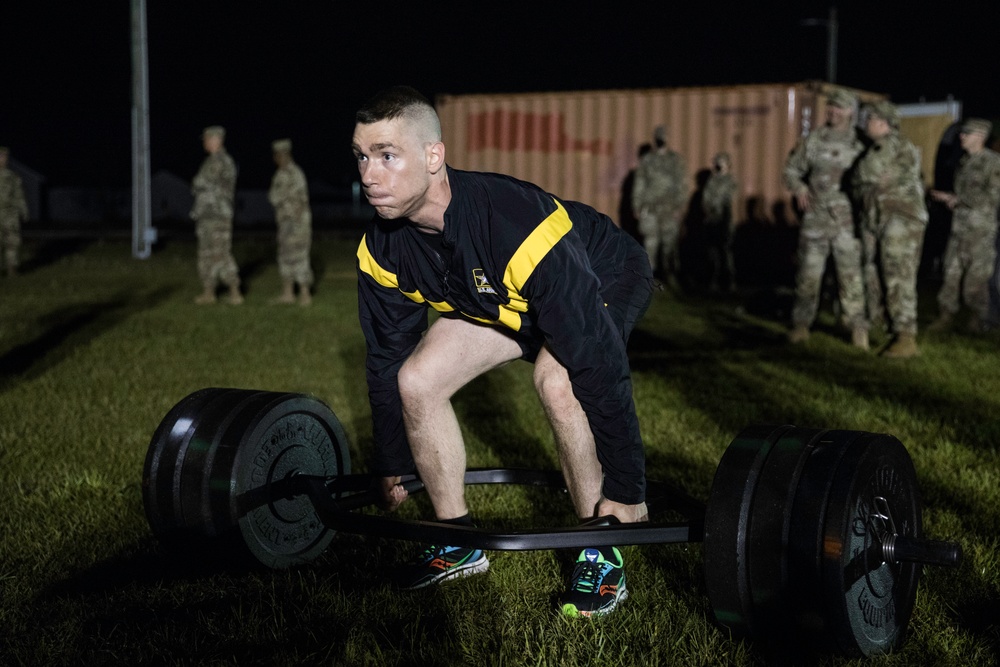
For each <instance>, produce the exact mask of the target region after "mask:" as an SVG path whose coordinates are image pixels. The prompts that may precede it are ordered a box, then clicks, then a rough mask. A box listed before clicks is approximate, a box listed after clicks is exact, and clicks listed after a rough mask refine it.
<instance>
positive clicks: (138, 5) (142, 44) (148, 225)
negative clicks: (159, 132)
mask: <svg viewBox="0 0 1000 667" xmlns="http://www.w3.org/2000/svg"><path fill="white" fill-rule="evenodd" d="M131 14H132V256H133V257H135V258H136V259H146V258H148V257H149V255H150V253H151V251H152V245H153V243H155V242H156V229H155V228H154V227H153V226H152V205H151V193H150V184H151V181H152V178H151V177H150V173H149V68H148V65H147V58H146V51H147V41H146V0H131Z"/></svg>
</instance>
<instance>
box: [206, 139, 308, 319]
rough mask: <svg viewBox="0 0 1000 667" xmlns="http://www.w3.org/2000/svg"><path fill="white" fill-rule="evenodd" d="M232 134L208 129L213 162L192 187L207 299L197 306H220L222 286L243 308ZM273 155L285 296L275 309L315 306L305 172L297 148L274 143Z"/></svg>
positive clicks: (270, 193) (272, 190)
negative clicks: (291, 305) (235, 225)
mask: <svg viewBox="0 0 1000 667" xmlns="http://www.w3.org/2000/svg"><path fill="white" fill-rule="evenodd" d="M225 137H226V131H225V129H224V128H222V127H221V126H218V125H212V126H211V127H206V128H205V130H204V132H202V145H203V147H204V149H205V152H206V153H207V154H208V156H207V157H206V158H205V161H204V162H202V164H201V168H200V169H199V170H198V173H197V174H196V175H195V177H194V181H192V184H191V185H192V189H191V190H192V193H193V194H194V207H193V208H192V209H191V218H192V219H193V220H194V221H195V233H196V235H197V237H198V277H199V279H200V280H201V284H202V293H201V294H199V295H198V296H197V297H196V298H195V303H197V304H201V305H204V304H211V303H215V301H216V291H217V289H218V287H219V286H220V285H222V286H224V287H226V289H227V291H228V292H227V299H228V301H229V303H231V304H233V305H239V304H241V303H243V295H242V294H241V292H240V274H239V267H238V266H237V265H236V259H235V258H234V257H233V252H232V244H233V211H234V201H235V197H236V164H235V162H234V161H233V158H232V157H230V155H229V153H228V152H226V148H225ZM271 150H272V153H273V156H274V162H275V165H277V171H275V173H274V176H273V177H272V179H271V187H270V189H269V190H268V192H267V198H268V201H269V202H270V203H271V206H273V207H274V211H275V220H276V222H277V226H278V273H279V275H280V276H281V282H282V290H281V294H280V295H279V296H278V297H277V298H276V299H274V303H295V301H296V297H295V289H296V286H297V287H298V303H299V304H300V305H303V306H308V305H309V304H311V303H312V285H313V272H312V268H311V265H310V262H309V251H310V246H311V243H312V212H311V210H310V208H309V189H308V186H307V184H306V177H305V175H304V174H303V173H302V169H300V168H299V166H298V165H297V164H295V160H294V159H293V158H292V142H291V141H290V140H289V139H279V140H277V141H274V142H272V144H271Z"/></svg>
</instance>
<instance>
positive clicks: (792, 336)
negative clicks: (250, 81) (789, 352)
mask: <svg viewBox="0 0 1000 667" xmlns="http://www.w3.org/2000/svg"><path fill="white" fill-rule="evenodd" d="M807 340H809V327H803V326H796V327H793V328H792V330H791V331H789V332H788V342H789V343H793V344H796V345H797V344H798V343H804V342H806V341H807Z"/></svg>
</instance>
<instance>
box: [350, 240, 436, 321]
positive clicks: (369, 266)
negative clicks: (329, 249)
mask: <svg viewBox="0 0 1000 667" xmlns="http://www.w3.org/2000/svg"><path fill="white" fill-rule="evenodd" d="M358 266H359V267H360V268H361V270H362V271H363V272H365V273H367V274H368V275H369V276H371V277H372V279H373V280H374V281H375V282H377V283H378V284H379V285H381V286H382V287H388V288H390V289H399V278H398V277H397V276H396V274H395V273H393V272H391V271H387V270H385V269H384V268H382V267H381V266H380V265H379V263H378V262H376V261H375V258H374V257H372V254H371V252H370V251H369V250H368V243H366V240H365V237H361V245H359V246H358ZM399 291H400V292H401V293H402V294H403V296H405V297H406V298H407V299H409V300H410V301H416V302H417V303H428V304H430V306H431V307H432V308H434V310H436V311H438V312H441V313H450V312H451V311H453V310H455V308H454V307H453V306H452V305H451V304H448V303H445V302H443V301H428V300H427V299H425V298H424V295H423V294H421V293H420V290H415V291H413V292H404V291H403V290H401V289H399Z"/></svg>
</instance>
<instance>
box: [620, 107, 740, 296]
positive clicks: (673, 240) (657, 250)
mask: <svg viewBox="0 0 1000 667" xmlns="http://www.w3.org/2000/svg"><path fill="white" fill-rule="evenodd" d="M686 172H687V166H686V164H685V161H684V158H683V157H682V156H681V155H680V154H679V153H678V152H677V151H675V150H673V149H672V148H670V146H668V145H667V130H666V126H664V125H658V126H657V127H656V129H655V130H654V132H653V144H652V145H651V146H650V150H649V151H645V152H644V153H643V155H642V157H641V158H640V159H639V166H638V167H637V168H636V171H635V181H634V182H633V184H632V191H631V204H632V211H633V212H634V214H635V216H636V219H637V220H638V223H639V225H638V230H637V231H638V232H639V236H640V237H641V238H642V243H643V246H644V247H645V249H646V254H647V255H648V256H649V263H650V265H651V266H652V268H653V271H654V272H655V273H656V274H657V275H658V276H659V277H660V278H662V279H664V280H667V281H672V280H673V279H674V278H675V276H676V272H677V268H678V259H677V255H678V253H677V246H678V240H679V238H680V232H681V225H682V224H683V217H684V213H685V211H686V210H687V206H688V189H687V175H686ZM738 189H739V184H738V183H737V182H736V178H735V177H734V176H733V174H732V158H731V157H730V155H729V153H726V152H720V153H716V154H715V156H714V157H713V158H712V168H711V170H710V172H709V175H708V178H707V179H706V180H705V184H704V187H703V189H702V191H701V198H700V202H701V221H702V223H703V226H704V231H705V242H706V249H707V259H708V262H709V264H710V266H709V271H708V273H709V275H710V280H711V281H712V283H713V284H714V285H716V286H717V287H720V288H722V289H727V288H728V289H731V288H732V287H733V279H734V277H735V267H734V263H733V253H732V243H731V241H732V221H733V220H732V205H733V197H735V195H736V192H737V190H738Z"/></svg>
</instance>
